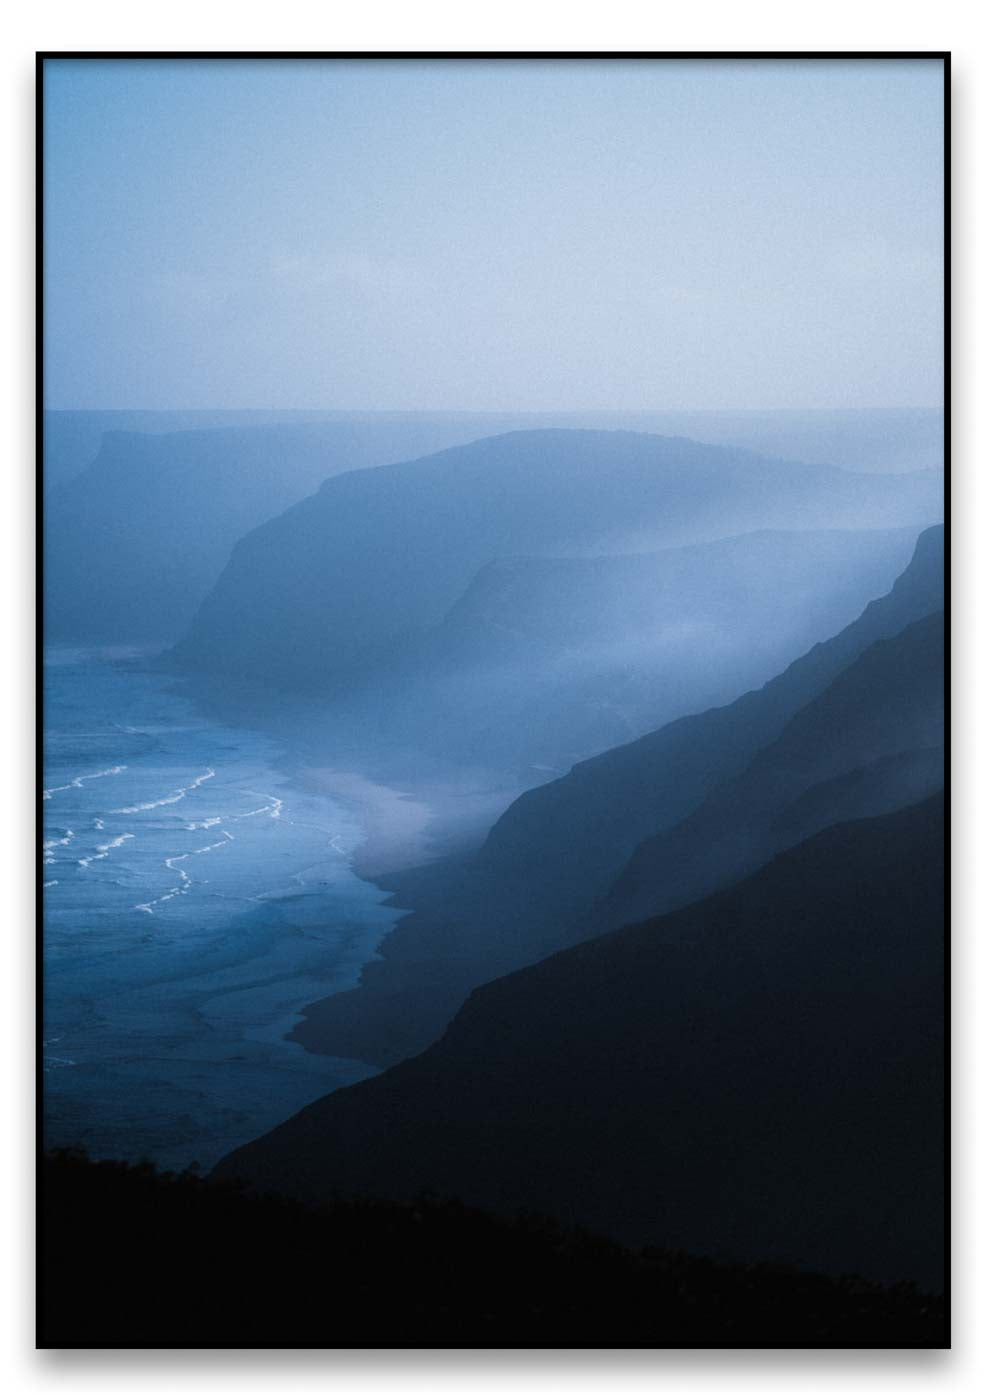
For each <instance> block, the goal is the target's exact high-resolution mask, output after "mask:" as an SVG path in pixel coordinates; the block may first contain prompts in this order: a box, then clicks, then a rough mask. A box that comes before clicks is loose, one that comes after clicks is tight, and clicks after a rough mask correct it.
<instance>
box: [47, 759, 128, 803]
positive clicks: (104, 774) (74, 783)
mask: <svg viewBox="0 0 989 1400" xmlns="http://www.w3.org/2000/svg"><path fill="white" fill-rule="evenodd" d="M126 768H127V764H126V763H118V764H117V765H116V766H115V767H113V768H103V769H101V770H100V772H99V773H80V775H79V777H78V778H73V779H72V780H71V782H68V783H62V785H61V787H53V788H45V790H44V792H43V793H42V794H41V798H42V801H43V802H50V801H51V799H52V796H53V795H54V794H55V793H56V792H68V790H69V788H74V787H75V788H81V787H82V785H83V783H91V782H92V781H93V779H94V778H113V777H115V776H116V775H117V774H118V773H123V772H124V771H125V770H126Z"/></svg>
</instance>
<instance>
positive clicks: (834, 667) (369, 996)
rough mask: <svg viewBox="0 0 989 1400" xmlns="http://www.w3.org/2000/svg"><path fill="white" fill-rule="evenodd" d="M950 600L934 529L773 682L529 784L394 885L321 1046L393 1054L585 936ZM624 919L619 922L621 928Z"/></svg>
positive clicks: (309, 1019) (312, 1032)
mask: <svg viewBox="0 0 989 1400" xmlns="http://www.w3.org/2000/svg"><path fill="white" fill-rule="evenodd" d="M943 602H944V531H943V528H942V527H936V528H933V529H930V530H927V531H925V532H924V533H923V534H922V535H921V536H920V538H919V540H918V542H917V547H916V550H915V552H914V556H913V558H912V560H911V562H910V565H909V566H908V568H907V569H906V570H905V571H904V573H903V574H902V575H901V577H900V578H899V579H898V580H897V582H896V584H895V586H894V587H893V588H892V590H891V591H890V592H889V593H888V594H886V595H885V596H883V597H882V598H878V599H876V600H875V601H874V602H872V603H870V604H869V606H868V607H867V608H866V609H865V611H864V612H863V613H862V615H861V616H860V617H859V618H858V619H857V620H856V621H855V622H853V623H852V624H850V626H848V627H846V628H845V629H844V630H843V631H842V632H840V633H838V634H837V635H836V636H834V637H832V638H830V639H829V640H828V641H827V642H823V643H821V644H820V645H818V646H815V647H813V648H812V649H811V650H810V651H809V652H807V653H806V655H804V656H802V657H801V658H800V659H799V660H798V661H795V662H794V663H793V664H792V665H791V666H789V667H788V668H787V669H786V670H785V671H784V672H783V673H782V674H781V675H779V676H777V677H775V678H774V679H773V680H772V681H770V682H769V683H768V684H767V685H765V686H763V688H762V689H761V690H758V691H751V692H749V693H748V694H745V695H743V696H741V697H740V698H739V699H738V700H736V701H734V702H733V703H732V704H730V705H726V706H723V707H722V708H720V709H714V710H709V711H707V712H705V713H703V714H695V715H690V716H687V717H685V718H683V719H679V720H676V721H675V722H674V723H672V724H669V725H666V726H665V727H664V728H662V729H660V730H657V731H656V732H655V733H652V734H647V735H645V736H644V737H643V738H641V739H639V740H637V741H635V742H634V743H631V744H627V745H624V746H623V747H621V748H618V749H613V750H610V751H608V752H607V753H603V754H600V755H598V756H597V757H595V758H593V759H589V760H588V761H586V762H584V763H579V764H577V765H576V766H575V767H574V768H573V769H572V770H571V772H570V773H568V774H567V775H566V777H564V778H560V779H558V780H556V781H554V782H550V783H546V784H544V785H543V786H542V787H538V788H534V789H532V790H531V791H529V792H527V793H525V794H523V796H522V797H520V798H519V799H518V800H517V801H516V802H514V803H513V804H512V806H511V807H510V808H509V809H508V810H507V812H505V813H504V815H503V816H502V817H501V818H500V819H499V820H498V821H497V822H496V823H495V825H494V827H493V828H492V830H491V832H490V834H489V835H488V838H487V841H486V842H485V844H484V846H483V848H482V849H481V850H480V851H479V852H477V853H476V855H474V856H473V857H471V858H470V859H469V860H467V861H459V862H456V863H452V862H446V863H443V864H442V865H440V866H437V867H433V868H427V869H426V870H424V871H420V872H409V873H407V874H405V875H403V876H401V877H396V878H395V879H393V880H392V881H390V882H389V888H393V889H395V891H396V895H395V901H394V902H395V903H396V904H398V905H399V906H400V907H401V908H403V909H412V910H413V911H414V912H413V913H412V914H410V915H409V916H408V917H406V918H404V919H402V920H401V921H400V922H399V924H398V925H397V926H396V928H395V929H394V930H393V932H392V933H391V934H389V936H388V938H387V939H386V940H385V943H384V945H383V947H382V949H381V952H382V954H383V956H382V958H381V959H380V960H378V961H375V962H373V963H369V964H368V966H367V967H366V968H365V969H364V972H363V974H362V982H361V985H360V986H359V987H357V988H355V989H354V990H353V991H350V992H345V993H342V994H340V995H338V996H334V997H329V998H327V999H325V1000H324V1001H321V1002H318V1003H315V1004H314V1005H312V1006H310V1007H308V1008H306V1018H305V1020H304V1021H303V1022H302V1023H301V1024H300V1026H299V1027H297V1028H296V1030H295V1031H294V1032H293V1036H294V1038H296V1039H298V1040H300V1041H301V1042H302V1043H303V1044H304V1045H306V1046H307V1047H308V1048H310V1049H312V1050H316V1051H319V1052H322V1053H326V1054H333V1055H348V1056H353V1057H355V1058H358V1059H363V1060H366V1061H369V1062H370V1063H372V1064H379V1065H385V1064H393V1063H395V1062H396V1061H397V1060H400V1059H404V1058H406V1057H407V1056H408V1055H412V1054H416V1053H417V1052H418V1051H420V1050H422V1049H423V1048H424V1047H425V1046H426V1045H428V1044H429V1043H430V1042H431V1041H432V1040H434V1039H435V1038H436V1037H437V1036H438V1035H439V1034H440V1033H441V1032H442V1030H443V1028H444V1026H445V1025H446V1023H447V1021H448V1020H449V1019H450V1017H451V1016H452V1015H453V1014H454V1012H455V1011H456V1009H457V1007H458V1006H459V1005H460V1003H461V1002H462V1000H463V998H464V997H465V996H466V995H467V993H468V992H469V991H470V989H471V988H472V987H474V986H477V985H478V984H479V983H481V982H484V981H488V980H490V979H491V978H493V977H497V976H500V975H502V974H503V973H505V972H508V971H511V970H512V969H513V968H516V967H522V966H524V965H525V964H526V963H531V962H534V961H535V960H536V959H538V958H540V957H544V956H546V954H547V953H550V952H553V951H555V950H556V949H557V948H560V947H565V946H568V945H569V944H570V943H572V942H574V941H576V939H577V938H579V937H583V936H586V931H587V929H586V921H587V918H588V916H589V912H590V910H591V908H592V906H593V905H594V904H595V902H596V901H597V900H598V899H600V898H602V897H603V896H605V895H606V894H607V892H608V890H609V889H610V888H611V886H612V885H613V883H614V882H615V880H616V879H617V878H618V876H619V875H620V874H621V871H622V870H623V868H624V866H625V864H626V863H627V861H628V860H629V859H630V857H631V856H632V855H633V853H634V851H635V850H636V848H637V846H639V844H640V843H641V842H642V841H644V840H646V839H648V838H649V837H651V836H654V835H656V834H657V833H659V832H662V831H664V830H666V829H668V828H670V827H672V826H674V825H675V824H676V823H677V822H679V821H681V820H682V819H683V818H685V817H687V816H688V815H689V813H690V812H691V811H692V810H693V809H694V808H695V807H697V806H698V804H699V803H701V802H702V801H703V800H704V798H705V797H706V796H707V795H708V794H709V793H710V792H711V791H712V790H713V789H714V788H716V787H717V785H718V784H719V783H721V782H723V781H724V780H725V779H727V778H730V777H732V776H733V775H735V774H738V773H740V772H742V771H743V770H744V769H745V767H746V766H747V765H748V763H749V762H750V761H751V760H752V758H753V757H754V756H755V754H756V753H757V752H758V751H759V750H760V749H762V748H763V747H765V746H766V745H767V744H770V743H771V742H772V741H773V740H774V739H775V738H777V737H778V735H779V734H780V733H781V731H782V730H783V728H784V726H785V725H786V724H787V722H788V721H789V720H790V719H791V718H792V717H793V716H794V715H795V714H796V713H797V712H798V710H800V709H801V708H802V707H803V706H805V705H807V704H808V703H810V702H811V701H812V700H813V699H814V698H815V697H816V696H818V695H820V694H821V693H822V692H823V691H824V690H826V688H827V687H828V686H829V685H830V684H831V683H832V681H834V680H835V678H836V677H837V676H838V675H840V673H841V672H842V671H843V670H844V669H845V668H846V667H848V666H849V665H851V664H852V663H853V662H854V661H855V660H856V658H857V657H859V656H860V655H861V654H862V653H863V652H864V651H865V650H866V649H867V648H868V647H869V646H871V645H872V644H873V643H874V642H875V641H877V640H880V639H882V638H886V637H892V636H895V635H896V634H897V633H899V632H901V631H902V630H903V629H904V627H907V626H909V624H910V623H912V622H914V621H916V620H917V619H919V618H923V617H926V616H929V615H930V614H932V613H934V612H936V611H938V610H940V609H941V608H942V607H943ZM612 926H614V925H612Z"/></svg>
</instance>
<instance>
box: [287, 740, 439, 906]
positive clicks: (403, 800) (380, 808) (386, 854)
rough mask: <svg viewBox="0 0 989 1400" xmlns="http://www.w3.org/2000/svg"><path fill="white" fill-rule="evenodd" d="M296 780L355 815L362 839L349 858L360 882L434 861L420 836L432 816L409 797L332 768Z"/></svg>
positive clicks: (304, 773)
mask: <svg viewBox="0 0 989 1400" xmlns="http://www.w3.org/2000/svg"><path fill="white" fill-rule="evenodd" d="M299 778H300V779H301V780H302V782H303V784H304V785H305V786H307V787H309V788H310V789H311V790H313V791H316V792H319V793H322V794H323V795H325V796H329V797H335V798H338V799H339V800H340V801H341V802H344V803H348V804H350V805H352V806H354V807H356V808H357V809H358V810H359V812H360V817H361V823H362V825H363V826H364V829H365V831H366V833H367V835H366V839H365V841H364V842H363V844H362V845H361V846H360V847H359V848H358V849H357V851H356V852H355V855H354V869H355V871H356V872H357V874H358V875H360V876H361V877H362V879H368V880H373V879H374V877H375V876H376V875H383V874H385V873H386V872H388V871H393V870H404V869H407V868H408V867H410V866H413V865H422V864H423V863H424V862H426V861H428V860H430V859H431V858H432V856H433V855H434V851H433V850H432V845H431V842H430V840H429V838H428V837H427V835H426V828H427V827H428V826H429V824H430V821H431V820H432V811H431V809H430V808H429V806H428V805H427V804H426V803H425V802H422V801H420V800H418V799H417V798H415V797H413V796H412V795H411V794H409V793H404V792H399V791H397V790H396V789H395V788H391V787H387V786H385V784H383V783H374V782H371V780H370V779H369V778H365V777H362V775H361V774H360V773H348V772H343V771H341V770H340V769H338V768H322V767H319V768H302V769H300V771H299Z"/></svg>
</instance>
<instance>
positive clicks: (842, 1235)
mask: <svg viewBox="0 0 989 1400" xmlns="http://www.w3.org/2000/svg"><path fill="white" fill-rule="evenodd" d="M943 992H944V988H943V801H942V799H941V798H940V797H937V798H932V799H929V800H928V801H927V802H925V803H922V804H920V805H918V806H914V807H910V808H906V809H904V810H902V811H899V812H896V813H893V814H891V815H887V816H884V817H880V818H873V819H869V820H865V821H860V822H851V823H845V824H842V825H839V826H835V827H830V828H828V829H827V830H826V831H824V832H822V833H820V834H819V835H817V836H815V837H813V838H811V839H810V840H808V841H806V842H804V843H802V844H801V845H799V846H797V847H795V848H794V849H792V850H790V851H788V852H786V853H785V854H783V855H781V856H778V857H776V858H775V859H774V860H773V861H772V862H771V863H770V864H769V865H767V866H765V867H763V869H761V870H760V871H758V872H757V873H756V874H754V875H752V876H750V877H748V878H747V879H746V880H744V881H742V882H741V883H740V884H738V885H735V886H733V887H732V888H731V889H729V890H726V891H724V892H722V893H720V894H718V895H714V896H712V897H710V898H708V899H706V900H703V901H700V902H699V903H696V904H693V905H690V906H689V907H687V908H685V909H682V910H680V911H678V912H677V913H674V914H671V915H666V916H664V917H663V918H660V919H655V920H651V921H649V922H647V923H644V924H640V925H636V926H633V927H630V928H626V929H623V930H621V931H620V932H618V933H614V934H609V935H605V936H604V937H602V938H599V939H596V940H594V941H592V942H590V943H585V944H582V945H580V946H578V947H576V948H572V949H570V950H568V951H566V952H563V953H559V954H557V955H555V956H554V957H552V958H549V959H547V960H545V961H543V962H541V963H539V964H537V965H535V966H533V967H530V968H526V969H524V970H523V971H521V972H516V973H514V974H513V975H511V976H509V977H505V978H502V979H500V980H498V981H496V982H493V983H491V984H489V985H487V986H484V987H482V988H480V989H479V990H477V991H475V992H474V993H473V994H472V995H471V996H470V997H469V999H468V1000H467V1002H466V1004H465V1005H464V1007H463V1008H462V1010H461V1011H460V1012H459V1013H458V1015H457V1016H456V1017H455V1019H454V1020H453V1022H452V1023H451V1025H450V1027H449V1029H448V1030H447V1032H446V1033H445V1035H444V1036H443V1037H442V1039H441V1040H440V1041H439V1042H437V1044H435V1045H434V1046H432V1047H431V1048H430V1049H429V1050H427V1051H426V1052H425V1053H423V1054H422V1055H420V1056H418V1057H417V1058H415V1059H412V1060H409V1061H406V1062H405V1063H403V1064H401V1065H398V1066H396V1067H395V1068H394V1069H392V1070H389V1071H387V1072H386V1073H385V1074H383V1075H381V1076H379V1077H378V1078H375V1079H370V1080H366V1081H364V1082H363V1083H361V1084H358V1085H356V1086H354V1087H352V1088H348V1089H344V1090H341V1091H339V1092H337V1093H335V1094H332V1095H329V1096H328V1097H326V1098H324V1099H321V1100H319V1101H318V1102H317V1103H315V1104H312V1105H310V1106H309V1107H308V1108H306V1109H304V1110H303V1111H302V1112H301V1113H299V1114H297V1115H296V1116H295V1117H294V1118H292V1119H290V1120H289V1121H288V1122H287V1123H284V1124H282V1125H281V1126H280V1127H278V1128H276V1129H275V1130H274V1131H273V1132H271V1133H269V1134H267V1135H266V1136H265V1137H263V1138H261V1139H259V1140H258V1141H256V1142H254V1143H250V1144H248V1145H247V1146H246V1147H243V1148H241V1149H239V1150H238V1151H236V1152H234V1153H232V1154H231V1155H230V1156H229V1157H227V1158H226V1159H224V1161H223V1162H222V1163H221V1164H220V1166H219V1167H218V1168H217V1170H216V1173H215V1175H216V1176H217V1177H221V1178H222V1177H235V1178H240V1179H244V1180H247V1181H249V1182H250V1183H252V1184H253V1185H255V1186H258V1187H261V1188H264V1189H274V1190H278V1191H285V1192H287V1193H289V1194H294V1195H298V1196H300V1197H301V1198H303V1199H309V1200H321V1199H327V1198H328V1197H330V1196H332V1195H334V1194H335V1193H338V1192H339V1193H344V1194H347V1193H354V1192H356V1193H361V1194H365V1193H366V1194H370V1195H380V1196H384V1197H389V1198H395V1199H404V1198H407V1197H410V1196H414V1195H415V1194H416V1193H417V1192H419V1191H420V1190H422V1189H423V1188H428V1189H430V1190H432V1191H434V1192H436V1193H437V1194H438V1195H440V1196H441V1197H442V1196H456V1197H458V1198H460V1199H462V1200H464V1201H466V1202H467V1203H469V1204H477V1205H481V1206H484V1207H486V1208H493V1209H497V1210H503V1211H515V1210H519V1209H524V1210H534V1211H545V1212H548V1213H550V1214H553V1215H555V1216H557V1217H560V1218H563V1219H566V1220H568V1221H573V1222H575V1223H579V1224H582V1225H585V1226H588V1227H590V1228H593V1229H598V1230H604V1231H606V1232H608V1233H610V1234H613V1235H614V1236H615V1237H617V1238H619V1239H621V1240H623V1241H627V1242H630V1243H636V1244H641V1243H652V1244H658V1245H664V1246H673V1247H681V1248H685V1249H691V1250H700V1251H702V1252H705V1253H714V1254H717V1255H728V1256H730V1257H736V1258H740V1259H755V1258H772V1257H778V1258H787V1259H790V1260H799V1261H802V1262H804V1263H806V1264H808V1265H810V1266H811V1267H819V1268H823V1269H825V1270H828V1271H832V1272H847V1271H854V1272H860V1273H862V1274H864V1275H865V1276H866V1277H873V1278H876V1279H895V1278H901V1277H911V1278H916V1279H918V1280H919V1281H921V1282H922V1283H923V1284H925V1285H927V1286H931V1287H937V1286H939V1284H940V1271H941V1257H942V1250H943V1232H942V1223H943V1222H942V1215H941V1203H942V1201H943V1176H942V1144H943V1120H942V1112H943V1101H942V1100H943V1074H942V1042H943Z"/></svg>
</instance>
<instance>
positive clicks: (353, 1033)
mask: <svg viewBox="0 0 989 1400" xmlns="http://www.w3.org/2000/svg"><path fill="white" fill-rule="evenodd" d="M948 78H949V59H948V56H947V55H946V54H941V53H919V54H915V53H866V54H850V55H847V56H840V55H839V56H834V55H821V54H815V53H805V54H779V55H773V54H768V55H763V56H751V55H750V56H746V55H731V54H723V55H719V54H716V53H714V54H709V55H705V56H696V55H694V56H685V55H684V56H680V55H676V54H644V53H643V54H636V55H627V56H624V57H620V56H599V57H592V56H581V55H568V54H533V55H519V56H518V57H495V56H492V55H486V54H483V53H478V54H473V55H460V56H443V55H436V56H427V55H399V54H395V55H388V54H381V55H379V56H370V57H369V56H367V55H363V56H348V55H346V54H337V55H334V54H325V55H319V54H313V55H308V56H307V55H292V56H288V55H278V54H272V55H267V56H257V55H243V56H237V55H224V56H218V55H210V54H202V55H195V54H190V55H188V56H179V57H176V56H174V55H168V56H166V55H162V54H155V53H146V54H138V55H129V56H114V55H108V54H99V53H65V54H61V53H51V54H40V55H39V56H38V61H37V100H38V168H37V199H38V238H39V245H38V253H39V256H38V268H39V273H38V276H39V288H38V290H39V307H40V308H41V319H40V323H39V327H38V335H39V371H40V382H39V395H38V441H39V454H38V458H39V464H38V502H39V518H40V521H41V533H40V542H41V554H42V584H43V593H42V606H41V617H40V638H39V641H40V643H41V645H40V646H39V697H40V703H41V709H42V714H41V719H42V727H43V754H42V759H43V763H42V771H41V772H40V773H39V797H38V825H39V832H38V846H39V855H38V871H39V873H38V886H39V896H40V900H39V906H40V907H41V909H42V913H41V917H40V926H39V930H38V948H39V965H40V969H41V972H42V978H41V993H40V996H39V1005H38V1057H39V1077H38V1078H39V1088H40V1108H39V1132H38V1136H39V1141H38V1172H39V1205H38V1272H39V1289H38V1333H37V1343H38V1345H39V1346H40V1347H42V1348H59V1349H65V1348H99V1349H107V1348H110V1349H113V1348H128V1349H130V1348H175V1349H184V1348H307V1349H308V1348H322V1349H328V1350H335V1349H354V1348H361V1349H377V1348H384V1349H394V1348H430V1349H437V1348H440V1349H442V1348H485V1349H490V1348H518V1347H525V1348H547V1349H550V1348H553V1349H555V1348H602V1347H604V1348H636V1349H641V1348H648V1349H666V1348H702V1349H703V1348H789V1347H800V1348H818V1347H824V1348H837V1347H857V1348H914V1349H917V1348H943V1347H945V1346H947V1345H948V1328H947V1312H946V1254H947V1245H948V1227H947V1197H946V1179H945V1153H946V1131H945V1111H946V1110H945V1105H946V1086H945V1063H944V1035H945V1024H946V1006H945V965H946V942H945V931H946V921H945V884H944V873H943V870H944V850H945V837H944V783H945V733H944V725H945V718H944V691H945V659H944V607H945V596H944V595H945V526H944V521H945V470H946V467H947V466H948V463H947V462H946V460H945V443H946V419H945V402H946V398H945V393H946V381H947V379H948V374H947V370H948V365H947V360H946V355H947V337H946V334H945V331H946V325H947V314H948V266H947V263H946V248H945V226H946V209H947V183H946V182H947V178H948V168H947V150H948V116H947V112H948V108H947V97H948Z"/></svg>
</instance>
